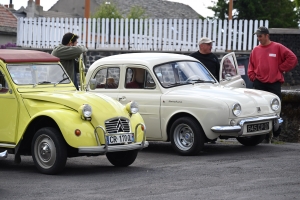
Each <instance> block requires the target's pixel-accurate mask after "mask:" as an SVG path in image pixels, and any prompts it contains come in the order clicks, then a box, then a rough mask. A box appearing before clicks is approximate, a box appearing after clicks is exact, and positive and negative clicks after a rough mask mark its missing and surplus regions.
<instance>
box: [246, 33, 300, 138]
mask: <svg viewBox="0 0 300 200" xmlns="http://www.w3.org/2000/svg"><path fill="white" fill-rule="evenodd" d="M255 34H256V36H257V39H258V41H259V42H260V44H259V45H258V46H256V47H255V48H254V49H253V50H252V52H251V55H250V59H249V65H248V76H249V78H250V80H251V81H252V82H253V87H254V89H258V90H264V91H268V92H272V93H274V94H276V95H277V96H278V97H279V98H280V99H281V84H282V83H283V82H284V77H283V74H284V73H285V72H287V71H290V70H292V69H293V68H294V67H295V66H296V65H297V63H298V60H297V57H296V55H295V54H294V53H293V52H292V51H291V50H290V49H288V48H287V47H285V46H283V45H282V44H279V43H277V42H272V41H271V40H270V35H269V30H268V29H267V28H266V27H259V28H258V29H257V30H256V32H255V33H253V35H255ZM279 134H280V131H277V132H276V133H273V134H272V133H270V135H269V134H267V135H266V139H265V142H266V143H270V142H271V138H272V135H273V136H274V137H277V136H278V135H279ZM270 136H271V137H270Z"/></svg>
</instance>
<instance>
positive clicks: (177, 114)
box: [167, 112, 208, 141]
mask: <svg viewBox="0 0 300 200" xmlns="http://www.w3.org/2000/svg"><path fill="white" fill-rule="evenodd" d="M182 117H191V118H193V119H194V120H195V121H197V123H198V124H199V127H200V128H201V129H202V131H203V128H202V125H201V123H200V122H199V121H198V119H197V118H196V117H195V116H193V115H192V114H190V113H186V112H180V113H176V114H174V115H173V116H172V117H171V118H170V119H169V121H168V124H167V136H168V138H167V141H170V138H171V136H170V130H171V126H172V124H173V123H174V122H175V121H176V120H177V119H179V118H182ZM203 132H204V131H203ZM204 135H205V140H208V139H207V137H206V134H205V133H204Z"/></svg>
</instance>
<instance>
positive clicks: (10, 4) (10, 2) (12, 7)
mask: <svg viewBox="0 0 300 200" xmlns="http://www.w3.org/2000/svg"><path fill="white" fill-rule="evenodd" d="M9 8H11V9H14V4H13V3H12V0H10V1H9Z"/></svg>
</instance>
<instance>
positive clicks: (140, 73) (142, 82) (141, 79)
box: [125, 67, 156, 89]
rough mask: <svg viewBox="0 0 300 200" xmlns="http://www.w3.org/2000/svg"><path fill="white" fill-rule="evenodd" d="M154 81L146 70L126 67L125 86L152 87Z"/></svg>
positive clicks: (153, 86)
mask: <svg viewBox="0 0 300 200" xmlns="http://www.w3.org/2000/svg"><path fill="white" fill-rule="evenodd" d="M155 87H156V86H155V82H154V80H153V78H152V76H151V74H150V73H149V71H148V70H145V69H142V68H134V67H130V68H127V69H126V77H125V88H128V89H129V88H130V89H141V88H143V89H154V88H155Z"/></svg>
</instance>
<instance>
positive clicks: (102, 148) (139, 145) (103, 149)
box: [78, 123, 149, 154]
mask: <svg viewBox="0 0 300 200" xmlns="http://www.w3.org/2000/svg"><path fill="white" fill-rule="evenodd" d="M139 126H144V131H143V132H144V134H143V141H142V142H136V139H137V128H138V127H139ZM98 128H100V129H102V131H103V133H104V134H103V137H104V145H101V143H100V139H99V135H98V133H97V129H98ZM126 133H127V132H122V133H111V134H109V133H106V131H105V129H104V128H103V126H97V127H95V129H94V134H95V139H96V142H97V146H91V147H79V148H78V152H79V153H101V154H106V153H107V152H114V151H129V150H135V149H140V150H141V149H143V148H145V147H148V145H149V143H148V142H147V141H146V125H145V124H143V123H138V124H137V125H136V126H135V132H134V133H133V135H134V141H133V143H132V144H121V145H111V146H108V144H107V141H106V136H110V135H122V134H126Z"/></svg>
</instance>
